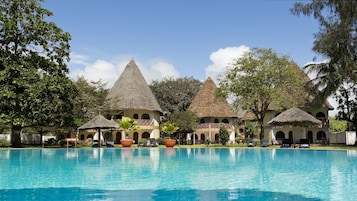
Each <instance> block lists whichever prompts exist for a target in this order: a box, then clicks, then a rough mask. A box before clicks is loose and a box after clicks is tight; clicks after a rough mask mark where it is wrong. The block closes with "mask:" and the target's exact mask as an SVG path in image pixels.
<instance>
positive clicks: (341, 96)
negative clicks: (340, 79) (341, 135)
mask: <svg viewBox="0 0 357 201" xmlns="http://www.w3.org/2000/svg"><path fill="white" fill-rule="evenodd" d="M356 95H357V88H356V84H353V83H349V84H344V86H341V87H340V90H339V93H338V94H337V95H336V99H337V102H338V108H337V109H338V113H337V116H336V117H337V118H338V119H339V120H345V121H347V122H348V125H349V126H348V129H351V130H355V129H357V96H356Z"/></svg>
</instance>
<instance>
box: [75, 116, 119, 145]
mask: <svg viewBox="0 0 357 201" xmlns="http://www.w3.org/2000/svg"><path fill="white" fill-rule="evenodd" d="M118 128H119V124H118V123H117V122H115V121H114V120H108V119H106V118H105V117H104V116H102V115H98V116H96V117H94V118H93V119H91V120H90V121H88V122H86V123H85V124H83V125H82V126H80V127H79V128H78V130H86V129H96V130H97V131H98V141H99V143H98V145H99V146H100V139H101V129H118Z"/></svg>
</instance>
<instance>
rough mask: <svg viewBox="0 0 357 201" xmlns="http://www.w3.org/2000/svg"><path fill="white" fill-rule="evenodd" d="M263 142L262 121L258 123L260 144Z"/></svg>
mask: <svg viewBox="0 0 357 201" xmlns="http://www.w3.org/2000/svg"><path fill="white" fill-rule="evenodd" d="M263 140H264V126H263V121H261V122H260V143H262V141H263Z"/></svg>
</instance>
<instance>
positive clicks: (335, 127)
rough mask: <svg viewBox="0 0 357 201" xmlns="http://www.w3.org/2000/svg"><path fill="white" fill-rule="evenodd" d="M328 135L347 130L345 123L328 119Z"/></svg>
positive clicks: (332, 118)
mask: <svg viewBox="0 0 357 201" xmlns="http://www.w3.org/2000/svg"><path fill="white" fill-rule="evenodd" d="M329 121H330V133H335V132H343V131H346V130H347V121H344V120H337V119H336V118H334V117H329Z"/></svg>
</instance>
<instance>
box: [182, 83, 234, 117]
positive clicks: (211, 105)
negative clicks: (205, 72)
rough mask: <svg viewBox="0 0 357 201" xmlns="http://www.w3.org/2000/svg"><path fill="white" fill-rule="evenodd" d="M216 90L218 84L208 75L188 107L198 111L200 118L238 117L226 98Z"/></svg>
mask: <svg viewBox="0 0 357 201" xmlns="http://www.w3.org/2000/svg"><path fill="white" fill-rule="evenodd" d="M216 91H217V86H216V84H215V83H214V82H213V80H212V79H211V78H210V77H208V79H207V80H206V81H205V83H203V85H202V88H201V89H200V91H199V92H198V93H197V95H196V97H195V98H194V99H193V101H192V103H191V105H190V107H189V108H188V109H189V110H191V111H193V112H196V115H197V116H198V117H199V118H202V117H238V114H237V113H236V112H235V111H234V110H233V108H232V106H231V105H230V104H229V103H228V102H227V100H226V99H225V98H223V97H217V96H216Z"/></svg>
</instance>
